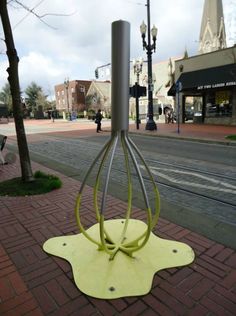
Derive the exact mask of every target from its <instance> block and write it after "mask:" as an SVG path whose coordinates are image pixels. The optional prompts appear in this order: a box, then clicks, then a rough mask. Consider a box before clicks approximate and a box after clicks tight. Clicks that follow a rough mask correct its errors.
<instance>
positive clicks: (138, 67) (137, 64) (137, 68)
mask: <svg viewBox="0 0 236 316" xmlns="http://www.w3.org/2000/svg"><path fill="white" fill-rule="evenodd" d="M133 68H134V74H136V75H137V79H136V82H135V102H136V127H137V129H139V94H138V87H139V75H140V73H141V72H142V68H143V59H142V58H140V59H135V60H134V61H133Z"/></svg>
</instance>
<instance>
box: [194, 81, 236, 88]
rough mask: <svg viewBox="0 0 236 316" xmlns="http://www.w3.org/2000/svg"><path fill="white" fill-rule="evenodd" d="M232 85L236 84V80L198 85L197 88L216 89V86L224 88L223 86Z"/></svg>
mask: <svg viewBox="0 0 236 316" xmlns="http://www.w3.org/2000/svg"><path fill="white" fill-rule="evenodd" d="M230 86H236V81H231V82H226V83H216V84H207V85H204V86H198V87H197V90H204V89H214V88H222V87H230Z"/></svg>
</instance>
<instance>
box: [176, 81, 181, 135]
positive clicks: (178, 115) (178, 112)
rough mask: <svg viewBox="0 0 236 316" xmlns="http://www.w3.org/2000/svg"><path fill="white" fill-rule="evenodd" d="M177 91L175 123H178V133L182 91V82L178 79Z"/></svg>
mask: <svg viewBox="0 0 236 316" xmlns="http://www.w3.org/2000/svg"><path fill="white" fill-rule="evenodd" d="M176 91H177V123H178V130H177V132H178V134H179V133H180V92H181V91H182V83H181V82H180V81H177V82H176Z"/></svg>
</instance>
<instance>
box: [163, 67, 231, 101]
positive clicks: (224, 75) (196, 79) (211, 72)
mask: <svg viewBox="0 0 236 316" xmlns="http://www.w3.org/2000/svg"><path fill="white" fill-rule="evenodd" d="M178 81H179V82H181V83H182V91H190V90H192V91H194V92H197V91H199V92H200V91H202V90H206V89H216V88H225V87H230V86H236V64H230V65H224V66H220V67H214V68H207V69H202V70H196V71H191V72H185V73H183V74H181V76H180V77H179V79H178ZM175 94H176V84H173V85H172V87H171V88H170V89H169V91H168V95H169V96H174V95H175Z"/></svg>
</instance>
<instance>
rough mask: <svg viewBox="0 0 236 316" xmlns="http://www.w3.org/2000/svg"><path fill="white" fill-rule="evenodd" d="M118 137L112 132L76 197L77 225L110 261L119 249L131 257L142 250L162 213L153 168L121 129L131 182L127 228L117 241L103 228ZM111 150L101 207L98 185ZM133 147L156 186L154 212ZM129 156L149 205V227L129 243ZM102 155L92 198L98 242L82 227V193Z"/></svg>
mask: <svg viewBox="0 0 236 316" xmlns="http://www.w3.org/2000/svg"><path fill="white" fill-rule="evenodd" d="M118 139H119V134H118V132H113V133H112V136H111V139H110V140H109V141H108V142H107V143H106V144H105V145H104V146H103V148H102V150H101V151H100V152H99V154H98V155H97V157H96V158H95V160H94V162H93V163H92V165H91V167H90V168H89V170H88V172H87V174H86V176H85V179H84V181H83V183H82V185H81V188H80V191H79V194H78V197H77V200H76V207H75V214H76V220H77V224H78V226H79V229H80V231H81V233H83V234H84V236H85V237H86V238H87V239H88V240H90V241H91V242H93V243H95V244H96V245H97V246H98V249H99V250H104V251H105V252H106V253H107V254H109V255H110V260H113V259H114V257H115V255H116V253H117V252H118V251H122V252H124V253H125V254H127V255H129V256H132V255H133V253H134V252H136V251H138V250H139V249H141V248H142V247H144V246H145V244H146V243H147V241H148V239H149V236H150V234H151V231H152V229H153V227H154V226H155V225H156V224H157V221H158V218H159V213H160V196H159V192H158V189H157V186H156V184H155V180H154V178H153V176H152V174H151V171H150V169H149V168H148V166H147V164H146V162H145V160H144V158H143V157H142V154H141V153H140V152H139V150H138V148H137V147H136V145H135V144H134V143H133V141H132V140H131V139H129V137H128V133H127V131H120V139H121V144H122V149H123V153H124V158H125V169H126V172H127V182H128V201H127V210H126V214H125V223H124V227H123V229H122V232H121V235H120V237H119V239H118V240H117V241H116V242H114V241H113V239H112V237H111V236H110V235H109V234H108V232H107V231H106V229H105V227H104V222H105V217H104V212H105V203H106V196H107V190H108V185H109V178H110V172H111V167H112V163H113V159H114V155H115V151H116V148H117V143H118ZM111 150H112V152H111V156H110V161H109V164H108V168H107V173H106V179H105V187H104V190H103V196H102V203H101V209H100V210H99V205H98V190H99V185H100V177H101V172H102V170H103V168H104V164H105V161H106V159H107V157H108V155H109V153H110V151H111ZM133 150H134V152H136V154H137V155H138V157H139V158H140V160H141V161H142V163H143V165H144V168H145V169H146V171H147V173H148V175H149V177H150V179H151V182H152V185H153V188H154V192H155V211H154V215H153V214H152V210H151V207H150V205H149V201H148V196H147V192H146V188H145V185H144V181H143V178H142V174H141V171H140V168H139V165H138V163H137V160H136V157H135V154H134V152H133ZM129 156H130V158H131V160H132V163H133V166H134V168H135V170H136V173H137V175H138V180H139V183H140V186H141V190H142V193H143V198H144V201H145V204H146V212H147V228H146V229H145V231H144V232H143V233H141V234H140V236H138V237H137V238H135V239H134V240H132V241H129V242H125V235H126V233H127V229H128V224H129V219H130V216H131V211H132V181H131V171H130V163H129ZM101 157H102V159H101V162H100V165H99V169H98V173H97V176H96V181H95V186H94V191H93V192H94V193H93V201H94V206H95V213H96V218H97V221H98V223H99V234H100V240H99V241H98V240H96V239H94V238H92V237H91V236H90V235H89V234H88V233H87V232H86V230H85V228H84V227H83V225H82V223H81V219H80V205H81V198H82V192H83V189H84V186H85V184H86V181H87V179H88V177H89V175H90V173H91V171H92V169H93V168H94V166H95V164H96V163H97V161H98V160H99V159H100V158H101Z"/></svg>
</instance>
